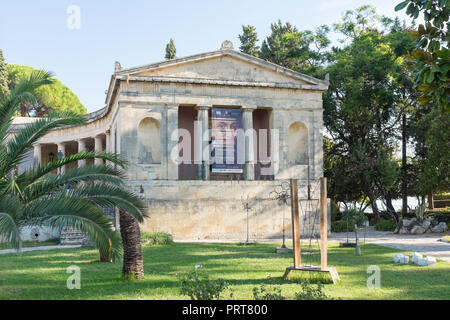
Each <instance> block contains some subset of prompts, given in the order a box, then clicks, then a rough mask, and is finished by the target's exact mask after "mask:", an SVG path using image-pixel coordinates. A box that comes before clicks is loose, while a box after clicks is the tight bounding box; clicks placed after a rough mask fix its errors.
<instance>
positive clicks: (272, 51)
mask: <svg viewBox="0 0 450 320" xmlns="http://www.w3.org/2000/svg"><path fill="white" fill-rule="evenodd" d="M270 27H271V30H272V33H271V34H270V35H269V36H268V37H267V38H266V39H265V40H264V41H263V43H262V46H261V50H260V53H259V57H260V58H262V59H265V60H268V61H270V62H273V63H276V64H278V65H280V66H283V67H286V68H289V69H293V70H295V71H298V72H303V73H306V74H309V75H312V76H318V77H323V74H322V73H320V71H321V70H323V67H322V65H323V64H324V63H325V62H326V61H327V59H328V55H327V53H326V52H325V49H326V48H327V47H328V46H329V44H330V40H329V39H328V33H329V31H330V29H329V27H328V26H326V25H322V26H320V27H318V28H317V29H316V30H315V31H314V32H313V31H310V30H305V31H298V29H297V28H296V27H294V26H292V25H291V24H290V23H289V22H287V23H286V24H284V25H283V24H282V23H281V21H280V20H278V22H277V23H273V24H271V26H270Z"/></svg>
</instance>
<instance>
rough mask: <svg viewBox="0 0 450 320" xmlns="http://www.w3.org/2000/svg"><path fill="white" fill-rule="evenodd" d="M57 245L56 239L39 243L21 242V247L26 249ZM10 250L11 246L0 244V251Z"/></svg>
mask: <svg viewBox="0 0 450 320" xmlns="http://www.w3.org/2000/svg"><path fill="white" fill-rule="evenodd" d="M58 244H59V240H58V239H55V240H47V241H40V242H34V241H24V242H22V247H23V248H28V247H43V246H57V245H58ZM11 248H12V246H11V245H10V244H9V243H0V250H3V249H11Z"/></svg>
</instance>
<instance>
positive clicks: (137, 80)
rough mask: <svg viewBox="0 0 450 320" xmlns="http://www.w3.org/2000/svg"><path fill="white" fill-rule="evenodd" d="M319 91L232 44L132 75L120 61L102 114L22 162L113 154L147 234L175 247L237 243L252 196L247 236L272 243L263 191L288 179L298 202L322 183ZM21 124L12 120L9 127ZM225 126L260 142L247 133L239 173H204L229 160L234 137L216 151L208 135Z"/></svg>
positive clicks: (45, 142) (276, 231) (272, 212)
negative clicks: (184, 242)
mask: <svg viewBox="0 0 450 320" xmlns="http://www.w3.org/2000/svg"><path fill="white" fill-rule="evenodd" d="M327 87H328V81H327V80H319V79H315V78H312V77H309V76H306V75H304V74H300V73H297V72H294V71H292V70H289V69H286V68H283V67H281V66H278V65H275V64H273V63H270V62H267V61H264V60H261V59H258V58H255V57H253V56H249V55H247V54H244V53H241V52H238V51H235V50H233V47H232V44H231V43H230V42H229V41H225V42H224V43H223V44H222V47H221V49H220V50H217V51H212V52H207V53H202V54H197V55H192V56H188V57H184V58H177V59H173V60H167V61H163V62H159V63H154V64H149V65H144V66H140V67H133V68H127V69H125V68H122V67H121V65H120V64H119V63H118V62H116V65H115V72H114V74H113V75H112V76H111V80H110V84H109V88H108V92H107V96H106V107H104V108H103V109H101V110H99V111H97V112H94V113H91V114H88V115H87V116H86V119H87V122H86V124H84V125H82V126H73V127H65V128H61V129H58V130H54V131H52V132H51V133H49V134H48V135H47V136H45V137H43V138H42V139H41V140H40V141H39V144H36V145H35V146H34V150H33V155H30V157H31V156H32V157H33V159H34V162H35V163H36V162H41V163H42V162H44V161H47V160H48V159H49V158H51V157H54V156H56V155H57V153H58V152H62V153H63V154H64V155H70V154H74V153H76V152H78V151H80V150H85V149H87V150H106V151H109V152H116V153H119V154H120V155H121V156H122V157H123V158H125V159H126V160H127V161H128V163H129V165H128V167H127V169H126V173H127V180H126V184H127V186H129V188H131V189H132V190H133V191H135V192H137V193H141V195H142V196H143V197H144V198H145V201H146V202H147V205H148V214H149V218H148V219H146V221H145V223H144V224H143V225H142V229H143V230H147V231H165V232H170V233H172V234H173V235H174V237H175V238H176V239H177V238H178V239H243V238H244V237H245V232H246V222H247V220H246V211H245V210H244V207H243V202H244V199H247V196H248V199H250V207H251V209H250V211H249V215H250V218H249V230H250V233H251V236H252V237H254V238H269V237H276V236H279V235H280V234H281V228H282V227H281V226H282V224H283V221H282V215H283V210H284V209H283V207H282V206H280V205H279V204H278V203H277V201H276V200H274V199H272V198H271V195H270V194H271V191H273V190H274V189H275V187H276V186H277V185H279V184H280V183H281V182H282V181H283V180H284V179H289V178H296V179H299V189H300V190H299V191H300V194H301V195H302V194H303V195H305V194H306V190H307V189H306V186H307V185H308V182H310V183H311V184H314V182H315V181H317V179H318V178H319V177H321V176H322V175H323V166H322V157H323V155H322V111H323V109H322V93H323V91H325V90H327ZM230 119H231V120H230ZM25 120H27V121H30V120H29V119H24V118H17V119H16V120H15V127H16V128H19V127H20V126H21V123H22V122H23V121H25ZM228 125H230V128H231V127H233V130H234V129H236V128H237V129H242V130H243V132H251V131H249V130H252V129H253V130H255V132H256V134H255V135H251V134H246V135H245V137H244V140H243V141H244V143H243V144H242V148H241V147H239V146H238V147H236V145H234V150H242V157H243V162H242V163H241V164H236V161H234V162H233V163H232V164H231V165H227V164H226V165H222V166H220V165H216V164H215V163H211V157H210V155H211V152H212V153H213V155H214V152H216V153H217V152H218V150H222V151H223V150H226V151H225V152H226V153H227V152H230V150H233V143H234V144H236V138H234V140H232V139H229V140H227V142H225V143H222V144H220V141H219V140H218V139H217V138H216V137H214V129H217V128H218V127H219V128H221V129H220V130H222V129H223V126H228ZM208 129H212V131H210V130H208ZM211 132H212V133H211ZM263 132H264V133H267V134H265V135H264V134H261V133H263ZM182 134H188V135H190V137H188V138H186V137H185V136H183V137H182V138H180V135H182ZM189 139H190V141H188V140H189ZM218 141H219V142H218ZM224 141H225V140H224ZM233 141H234V142H233ZM230 145H231V147H230ZM182 146H183V147H182ZM220 148H222V149H220ZM230 148H231V149H230ZM182 149H183V150H182ZM205 150H207V151H206V152H205ZM213 150H215V151H213ZM227 155H228V153H227ZM235 159H236V157H235ZM232 160H233V159H232ZM97 161H99V162H100V161H101V160H97ZM28 165H31V164H30V163H29V164H28ZM78 165H85V163H82V162H80V163H79V164H78ZM23 166H24V168H25V167H26V166H27V164H25V163H24V165H23ZM66 170H67V168H66ZM313 191H314V190H313ZM285 210H286V211H285V212H286V221H285V222H286V223H287V224H288V225H289V221H290V219H288V218H289V217H290V215H289V212H290V211H289V208H288V207H286V208H285ZM317 223H318V221H317ZM309 227H310V228H313V226H312V225H311V226H309ZM287 230H290V227H289V226H288V228H287ZM316 230H318V229H316Z"/></svg>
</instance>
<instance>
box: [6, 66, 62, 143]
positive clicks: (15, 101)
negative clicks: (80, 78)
mask: <svg viewBox="0 0 450 320" xmlns="http://www.w3.org/2000/svg"><path fill="white" fill-rule="evenodd" d="M53 82H54V80H53V79H52V74H51V73H50V72H46V71H41V70H36V71H33V72H32V73H31V74H30V76H29V77H28V78H25V79H21V80H20V81H19V82H18V83H17V84H16V85H15V86H14V88H12V89H11V90H10V92H9V94H8V95H7V96H6V97H4V98H3V99H2V100H0V141H2V142H3V141H4V139H5V137H6V134H7V130H8V128H9V126H10V125H11V121H12V117H13V115H14V112H15V111H16V108H17V106H18V105H19V104H20V103H21V102H22V101H25V102H28V103H34V102H35V101H36V99H35V97H34V92H35V90H36V89H37V88H39V87H40V86H43V85H47V84H52V83H53Z"/></svg>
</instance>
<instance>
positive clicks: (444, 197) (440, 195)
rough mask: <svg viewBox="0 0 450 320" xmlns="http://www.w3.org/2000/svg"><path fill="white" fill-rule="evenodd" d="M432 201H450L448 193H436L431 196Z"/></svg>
mask: <svg viewBox="0 0 450 320" xmlns="http://www.w3.org/2000/svg"><path fill="white" fill-rule="evenodd" d="M433 199H434V200H435V201H436V200H450V193H438V194H435V195H433Z"/></svg>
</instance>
